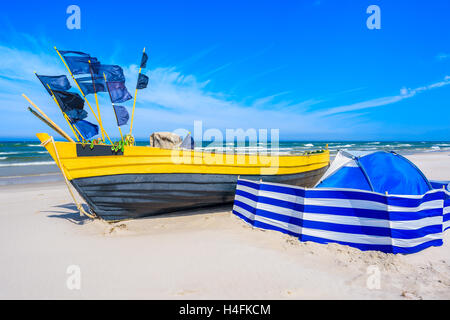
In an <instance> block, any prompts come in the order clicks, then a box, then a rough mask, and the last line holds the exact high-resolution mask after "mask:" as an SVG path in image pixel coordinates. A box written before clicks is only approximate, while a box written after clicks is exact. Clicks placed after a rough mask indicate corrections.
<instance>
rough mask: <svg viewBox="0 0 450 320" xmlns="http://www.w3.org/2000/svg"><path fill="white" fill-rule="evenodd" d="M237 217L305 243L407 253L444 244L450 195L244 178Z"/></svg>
mask: <svg viewBox="0 0 450 320" xmlns="http://www.w3.org/2000/svg"><path fill="white" fill-rule="evenodd" d="M233 213H234V214H235V215H237V216H238V217H240V218H242V219H243V220H245V221H246V222H248V223H249V224H251V225H253V226H254V227H258V228H262V229H271V230H277V231H280V232H283V233H287V234H290V235H292V236H295V237H298V238H299V240H300V241H314V242H319V243H329V242H335V243H340V244H343V245H349V246H352V247H356V248H359V249H360V250H379V251H383V252H387V253H403V254H408V253H415V252H418V251H421V250H423V249H425V248H428V247H430V246H440V245H442V233H443V231H444V230H446V229H448V228H450V193H449V192H448V191H446V190H444V189H439V190H432V191H429V192H427V193H426V194H424V195H422V196H395V195H384V194H380V193H375V192H371V191H363V190H352V189H331V188H322V189H305V188H301V187H294V186H288V185H282V184H275V183H267V182H255V181H249V180H244V179H239V180H238V182H237V188H236V195H235V200H234V207H233Z"/></svg>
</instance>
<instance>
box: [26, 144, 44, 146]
mask: <svg viewBox="0 0 450 320" xmlns="http://www.w3.org/2000/svg"><path fill="white" fill-rule="evenodd" d="M26 146H27V147H42V146H41V145H40V144H27V145H26Z"/></svg>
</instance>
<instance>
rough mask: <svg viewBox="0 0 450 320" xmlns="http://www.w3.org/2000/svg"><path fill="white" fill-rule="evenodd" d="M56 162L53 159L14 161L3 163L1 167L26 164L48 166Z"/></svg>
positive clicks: (24, 165) (23, 165)
mask: <svg viewBox="0 0 450 320" xmlns="http://www.w3.org/2000/svg"><path fill="white" fill-rule="evenodd" d="M51 164H55V163H54V162H53V161H36V162H14V163H2V164H0V167H26V166H48V165H51Z"/></svg>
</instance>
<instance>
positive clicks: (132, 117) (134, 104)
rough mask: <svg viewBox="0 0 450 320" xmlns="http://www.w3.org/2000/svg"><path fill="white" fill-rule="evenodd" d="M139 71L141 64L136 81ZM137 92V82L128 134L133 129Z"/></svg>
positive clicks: (140, 67)
mask: <svg viewBox="0 0 450 320" xmlns="http://www.w3.org/2000/svg"><path fill="white" fill-rule="evenodd" d="M144 53H145V48H144V50H143V51H142V54H144ZM141 71H142V66H139V73H138V81H139V75H140V74H141ZM137 93H138V89H137V84H136V90H135V91H134V101H133V111H131V123H130V136H131V134H132V131H133V119H134V108H135V107H136V97H137Z"/></svg>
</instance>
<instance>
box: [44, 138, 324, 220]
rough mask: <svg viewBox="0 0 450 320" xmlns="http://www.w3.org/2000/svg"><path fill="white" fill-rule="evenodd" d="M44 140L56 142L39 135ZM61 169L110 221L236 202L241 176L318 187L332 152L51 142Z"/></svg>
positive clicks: (49, 147) (88, 200)
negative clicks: (246, 151) (115, 146)
mask: <svg viewBox="0 0 450 320" xmlns="http://www.w3.org/2000/svg"><path fill="white" fill-rule="evenodd" d="M37 136H38V138H39V140H40V141H41V142H42V143H45V142H46V141H49V140H51V137H50V136H49V135H48V134H45V133H39V134H37ZM45 147H46V149H47V151H48V152H49V153H50V155H51V156H52V157H53V159H54V160H55V162H56V163H57V164H58V165H59V166H60V169H61V171H62V172H63V174H64V175H65V177H67V179H68V180H69V181H70V183H71V184H72V185H73V187H75V189H76V190H77V191H78V193H79V194H80V195H81V196H82V198H83V199H84V200H85V201H86V203H87V204H88V205H89V207H90V209H91V212H93V213H95V215H97V216H98V217H100V218H102V219H105V220H123V219H131V218H140V217H145V216H151V215H157V214H162V213H168V212H174V211H179V210H186V209H193V208H201V207H208V206H216V205H222V204H227V203H229V204H232V202H233V199H234V193H235V190H236V182H237V179H238V177H239V176H240V177H241V178H245V179H250V180H264V181H271V182H278V183H285V184H290V185H296V186H304V187H312V186H314V184H316V183H317V181H318V180H319V179H320V177H321V176H322V175H323V174H324V172H325V171H326V169H327V168H328V164H329V151H328V150H323V151H322V152H319V153H313V154H308V155H298V156H288V155H286V156H285V155H256V154H255V155H252V154H232V155H230V154H226V153H210V152H202V151H196V150H181V149H161V148H154V147H147V146H125V147H124V149H123V152H122V151H120V150H119V151H118V152H115V151H113V150H111V146H110V145H109V146H108V145H95V146H94V148H92V149H91V148H90V146H89V145H83V144H81V143H75V142H54V144H53V143H46V144H45ZM227 157H228V158H227Z"/></svg>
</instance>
